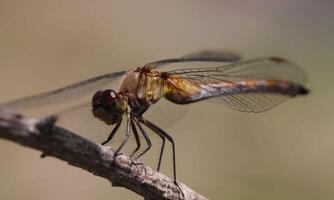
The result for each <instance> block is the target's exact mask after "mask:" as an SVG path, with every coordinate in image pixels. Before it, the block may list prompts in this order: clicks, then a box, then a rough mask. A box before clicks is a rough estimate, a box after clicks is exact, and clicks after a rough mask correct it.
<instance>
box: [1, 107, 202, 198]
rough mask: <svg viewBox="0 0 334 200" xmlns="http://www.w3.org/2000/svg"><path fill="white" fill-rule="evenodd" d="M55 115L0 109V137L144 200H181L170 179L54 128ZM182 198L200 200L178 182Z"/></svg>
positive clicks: (122, 156)
mask: <svg viewBox="0 0 334 200" xmlns="http://www.w3.org/2000/svg"><path fill="white" fill-rule="evenodd" d="M56 120H57V119H56V117H55V116H50V117H46V118H43V119H35V118H27V117H23V116H22V115H20V114H15V113H11V112H9V111H5V110H0V138H4V139H7V140H11V141H13V142H16V143H20V144H22V145H24V146H28V147H31V148H34V149H37V150H40V151H41V152H42V155H41V157H45V156H53V157H56V158H59V159H61V160H64V161H66V162H68V163H69V164H70V165H73V166H76V167H80V168H82V169H85V170H87V171H89V172H91V173H93V174H95V175H97V176H100V177H103V178H105V179H107V180H108V181H112V185H113V186H121V187H125V188H127V189H130V190H132V191H134V192H136V193H137V194H139V195H141V196H143V197H145V198H146V199H152V200H153V199H182V195H180V191H179V189H178V188H177V187H176V186H175V184H174V182H173V180H172V179H170V178H169V177H167V176H166V175H163V174H161V173H159V172H156V171H154V170H153V169H152V168H150V167H147V166H144V165H143V164H141V163H139V162H138V161H135V160H132V159H130V158H129V157H128V156H126V155H124V154H119V155H117V156H116V159H115V157H114V152H113V151H112V150H111V149H110V148H108V147H104V146H102V145H99V144H96V143H94V142H91V141H89V140H87V139H85V138H83V137H81V136H79V135H76V134H74V133H71V132H70V131H68V130H65V129H64V128H61V127H57V126H55V125H54V124H55V122H56ZM179 185H180V187H181V188H182V191H183V193H184V198H183V199H186V200H188V199H198V200H204V199H206V198H205V197H203V196H201V195H200V194H197V193H196V192H194V191H193V190H191V189H190V188H188V187H187V186H186V185H184V184H182V183H179Z"/></svg>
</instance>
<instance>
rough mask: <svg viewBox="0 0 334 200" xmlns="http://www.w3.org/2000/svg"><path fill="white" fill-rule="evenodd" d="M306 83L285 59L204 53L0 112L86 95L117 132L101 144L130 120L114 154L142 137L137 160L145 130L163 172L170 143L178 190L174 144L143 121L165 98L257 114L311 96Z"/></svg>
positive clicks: (78, 85) (109, 77)
mask: <svg viewBox="0 0 334 200" xmlns="http://www.w3.org/2000/svg"><path fill="white" fill-rule="evenodd" d="M184 63H189V64H193V63H197V64H199V67H196V68H194V67H190V68H179V69H171V70H169V69H168V66H170V65H181V64H184ZM208 63H215V64H216V66H214V67H208ZM163 69H165V70H163ZM117 78H121V81H120V84H119V88H118V89H117V90H115V89H113V88H105V87H103V86H104V85H105V84H106V83H109V82H113V81H114V80H115V79H117ZM305 82H306V76H305V73H304V72H303V70H302V69H301V68H300V67H298V66H297V65H296V64H294V63H293V62H291V61H288V60H286V59H284V58H281V57H273V56H271V57H263V58H255V59H249V60H242V58H241V56H240V54H238V53H235V52H231V51H226V50H205V51H199V52H195V53H191V54H187V55H185V56H182V57H177V58H171V59H164V60H158V61H155V62H151V63H148V64H145V65H143V66H139V67H136V68H134V69H131V70H125V71H120V72H115V73H109V74H105V75H102V76H97V77H94V78H91V79H87V80H83V81H80V82H78V83H74V84H71V85H68V86H65V87H62V88H60V89H56V90H53V91H48V92H44V93H41V94H37V95H33V96H30V97H25V98H21V99H18V100H14V101H10V102H7V103H4V104H1V105H0V107H4V108H8V109H14V110H20V109H22V108H23V109H24V108H27V107H28V108H29V107H32V108H35V107H38V106H40V105H46V106H48V105H51V104H52V105H53V104H60V103H63V102H66V101H69V100H71V99H75V98H77V97H78V91H81V90H83V91H84V93H86V94H87V95H88V96H89V97H90V98H89V99H90V110H89V112H90V114H91V115H92V116H94V117H95V118H96V119H98V120H101V121H103V122H104V123H105V124H106V125H108V126H112V127H113V128H112V130H111V132H110V134H109V136H108V137H107V139H106V140H105V141H104V142H102V145H105V144H107V143H108V142H110V141H111V140H112V139H113V137H114V136H115V134H116V132H117V131H118V129H119V127H120V125H121V124H122V123H123V121H126V128H125V129H126V130H125V136H124V138H123V140H122V142H121V143H120V145H119V146H118V148H117V149H116V151H115V155H117V153H118V152H119V151H121V149H122V148H123V146H124V145H125V144H126V143H127V141H128V139H129V137H130V135H131V134H133V136H134V138H135V140H136V148H135V149H134V150H133V152H132V153H131V154H130V157H134V155H136V153H137V152H138V150H139V149H140V146H141V142H142V141H140V136H139V135H140V134H141V136H142V137H143V138H144V139H145V142H146V143H147V147H146V149H145V150H143V151H142V152H141V153H140V154H137V156H135V157H134V158H135V159H139V158H140V157H141V156H143V155H144V154H145V153H146V152H147V151H149V149H150V148H151V146H152V142H151V140H150V137H149V136H148V134H147V133H146V130H145V128H144V127H146V128H147V129H150V130H151V131H153V132H154V133H156V134H157V135H158V136H159V137H160V138H161V141H162V143H161V148H160V154H159V160H158V166H157V171H159V170H160V166H161V161H162V158H163V152H164V148H165V143H166V141H168V142H170V143H171V145H172V161H173V162H172V163H173V179H174V183H175V184H176V185H177V186H178V184H177V176H176V159H175V157H176V151H175V143H174V140H173V138H172V137H171V136H170V135H169V134H168V133H167V132H166V131H165V130H163V129H162V128H159V126H157V125H156V124H154V123H153V122H152V121H150V120H149V119H146V118H145V117H144V116H143V114H144V113H145V112H146V111H147V110H148V109H150V107H151V106H152V105H154V104H159V100H161V99H162V98H164V99H166V100H168V101H170V102H172V103H174V104H180V105H187V104H191V103H194V102H198V101H204V100H207V101H216V102H217V101H218V102H219V103H221V104H223V105H227V106H228V107H230V108H232V109H234V110H238V111H242V112H254V113H258V112H263V111H266V110H269V109H271V108H273V107H275V106H276V105H278V104H280V103H282V102H283V101H285V100H287V99H289V98H294V97H297V96H301V95H306V94H308V92H309V90H308V89H307V88H306V87H305V86H304V84H305ZM74 106H76V105H74ZM69 109H71V108H69ZM171 114H173V113H171ZM124 118H125V120H124Z"/></svg>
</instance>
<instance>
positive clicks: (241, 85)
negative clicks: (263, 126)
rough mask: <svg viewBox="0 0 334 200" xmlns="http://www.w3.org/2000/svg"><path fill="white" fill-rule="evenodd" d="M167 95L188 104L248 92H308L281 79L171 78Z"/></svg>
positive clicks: (292, 93) (288, 94)
mask: <svg viewBox="0 0 334 200" xmlns="http://www.w3.org/2000/svg"><path fill="white" fill-rule="evenodd" d="M169 84H170V86H169V90H168V92H166V94H165V97H166V98H167V99H168V100H170V101H172V102H174V103H178V104H187V103H191V102H195V101H200V100H204V99H208V98H212V97H217V96H228V95H236V94H248V93H275V94H281V95H285V96H290V97H294V96H297V95H303V94H307V92H308V91H307V90H306V89H305V88H304V87H303V86H302V85H300V84H296V83H292V82H288V81H280V80H244V81H233V82H213V83H203V82H201V81H197V82H195V81H191V82H190V81H187V80H181V79H180V80H177V79H175V80H170V81H169Z"/></svg>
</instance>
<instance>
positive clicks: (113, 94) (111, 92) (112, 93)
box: [110, 90, 116, 98]
mask: <svg viewBox="0 0 334 200" xmlns="http://www.w3.org/2000/svg"><path fill="white" fill-rule="evenodd" d="M110 96H111V97H112V98H116V93H115V91H113V90H111V91H110Z"/></svg>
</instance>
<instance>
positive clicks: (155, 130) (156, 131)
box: [138, 118, 184, 197]
mask: <svg viewBox="0 0 334 200" xmlns="http://www.w3.org/2000/svg"><path fill="white" fill-rule="evenodd" d="M138 120H139V121H140V122H142V123H143V124H144V125H146V126H147V127H148V128H150V129H151V130H152V131H154V132H155V133H157V134H158V135H159V136H160V137H161V136H162V137H163V138H167V139H168V140H169V142H170V143H171V144H172V151H173V172H174V184H175V185H176V186H177V187H178V188H179V190H180V191H181V194H182V196H183V197H184V193H183V191H182V189H181V187H180V186H179V184H178V183H177V181H176V180H177V179H176V159H175V144H174V140H173V138H172V137H171V136H170V135H169V134H168V133H166V132H165V131H164V130H162V129H161V128H159V127H158V126H156V125H155V124H153V123H152V122H150V121H148V120H146V119H143V118H138ZM163 141H164V140H163ZM163 144H164V143H163ZM159 160H160V159H159ZM159 162H160V161H159ZM158 171H159V170H158Z"/></svg>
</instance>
